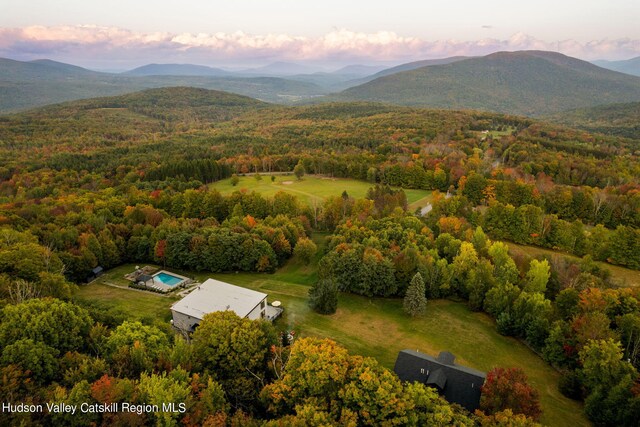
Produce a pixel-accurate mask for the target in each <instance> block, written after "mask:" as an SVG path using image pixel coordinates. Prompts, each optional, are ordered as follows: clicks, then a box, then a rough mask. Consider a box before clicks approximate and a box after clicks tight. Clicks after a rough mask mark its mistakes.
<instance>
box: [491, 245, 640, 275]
mask: <svg viewBox="0 0 640 427" xmlns="http://www.w3.org/2000/svg"><path fill="white" fill-rule="evenodd" d="M504 243H506V244H507V245H509V250H510V252H511V253H512V254H523V255H525V256H528V257H531V258H534V257H539V256H543V255H548V256H553V255H560V256H563V257H567V258H571V259H573V260H576V261H578V260H579V259H580V258H579V257H577V256H575V255H570V254H566V253H563V252H557V251H553V250H551V249H544V248H539V247H537V246H525V245H518V244H517V243H512V242H506V241H505V242H504ZM596 264H598V266H599V267H600V268H604V269H606V270H609V271H610V272H611V278H612V279H613V281H614V282H615V283H616V284H617V285H618V286H640V271H638V270H632V269H630V268H624V267H619V266H617V265H611V264H609V263H606V262H599V261H598V262H596Z"/></svg>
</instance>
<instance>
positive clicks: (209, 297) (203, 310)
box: [171, 279, 267, 320]
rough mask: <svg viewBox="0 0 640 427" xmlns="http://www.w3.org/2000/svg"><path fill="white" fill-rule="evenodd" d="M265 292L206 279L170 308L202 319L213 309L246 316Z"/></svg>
mask: <svg viewBox="0 0 640 427" xmlns="http://www.w3.org/2000/svg"><path fill="white" fill-rule="evenodd" d="M266 297H267V294H263V293H262V292H257V291H253V290H251V289H247V288H242V287H240V286H235V285H231V284H229V283H225V282H221V281H219V280H215V279H207V280H206V281H205V282H204V283H203V284H201V285H199V286H197V287H196V288H195V289H194V290H193V291H191V293H189V295H187V296H186V297H184V298H182V299H181V300H180V301H178V302H176V303H175V304H173V305H172V306H171V310H173V311H177V312H178V313H182V314H186V315H187V316H191V317H195V318H196V319H200V320H202V318H203V317H204V315H205V314H208V313H213V312H214V311H226V310H232V311H234V312H235V313H236V314H237V315H238V316H240V317H246V316H247V315H248V314H249V313H251V311H252V310H253V309H254V308H256V306H257V305H258V304H260V302H261V301H262V300H263V299H265V298H266Z"/></svg>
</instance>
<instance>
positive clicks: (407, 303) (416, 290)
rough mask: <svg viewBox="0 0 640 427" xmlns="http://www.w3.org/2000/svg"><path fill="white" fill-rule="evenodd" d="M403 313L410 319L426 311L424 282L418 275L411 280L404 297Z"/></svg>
mask: <svg viewBox="0 0 640 427" xmlns="http://www.w3.org/2000/svg"><path fill="white" fill-rule="evenodd" d="M403 306H404V311H406V312H407V313H408V314H410V315H411V316H412V317H415V316H420V315H422V314H424V313H425V311H427V297H426V296H425V287H424V280H423V279H422V275H421V274H420V273H416V274H415V276H413V279H411V283H410V284H409V288H408V289H407V294H406V295H405V297H404V304H403Z"/></svg>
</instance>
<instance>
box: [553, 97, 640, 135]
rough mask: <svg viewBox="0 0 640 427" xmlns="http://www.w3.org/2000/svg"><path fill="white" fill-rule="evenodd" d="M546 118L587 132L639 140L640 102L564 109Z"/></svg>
mask: <svg viewBox="0 0 640 427" xmlns="http://www.w3.org/2000/svg"><path fill="white" fill-rule="evenodd" d="M547 119H548V120H549V121H552V122H555V123H561V124H563V125H566V126H571V127H576V128H579V129H584V130H586V131H589V132H597V133H604V134H607V135H615V136H622V137H626V138H631V139H635V140H640V102H632V103H628V104H611V105H600V106H597V107H592V108H582V109H578V110H571V111H565V112H562V113H558V114H554V115H551V116H548V117H547Z"/></svg>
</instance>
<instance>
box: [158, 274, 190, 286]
mask: <svg viewBox="0 0 640 427" xmlns="http://www.w3.org/2000/svg"><path fill="white" fill-rule="evenodd" d="M153 278H154V279H155V280H158V281H160V282H162V283H164V284H165V285H167V286H175V285H177V284H178V283H180V282H182V280H183V279H182V278H180V277H176V276H173V275H171V274H167V273H158V274H156V275H155V276H153Z"/></svg>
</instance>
